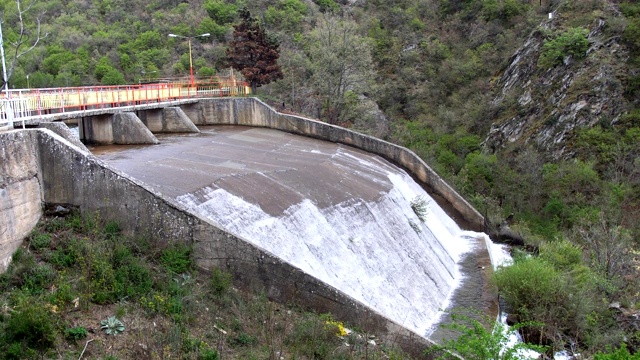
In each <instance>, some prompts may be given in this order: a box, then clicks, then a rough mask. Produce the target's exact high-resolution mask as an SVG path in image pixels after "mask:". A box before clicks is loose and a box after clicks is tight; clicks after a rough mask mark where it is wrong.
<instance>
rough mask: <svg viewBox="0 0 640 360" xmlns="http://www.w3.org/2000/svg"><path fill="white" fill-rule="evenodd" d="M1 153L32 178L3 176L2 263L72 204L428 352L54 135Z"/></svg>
mask: <svg viewBox="0 0 640 360" xmlns="http://www.w3.org/2000/svg"><path fill="white" fill-rule="evenodd" d="M0 146H1V147H2V149H3V151H4V153H3V156H4V157H3V159H6V161H3V162H2V163H3V164H8V163H12V164H18V165H19V164H23V165H24V164H25V163H26V164H29V169H28V171H22V172H17V170H15V169H13V168H10V167H6V168H2V171H3V173H2V174H3V179H5V178H9V180H8V181H5V183H3V184H2V185H3V187H2V189H1V190H0V191H1V193H0V195H1V196H2V198H0V200H2V207H3V210H4V209H7V210H8V211H3V212H2V214H3V218H2V221H3V223H2V229H3V230H4V229H9V228H10V227H11V228H12V229H15V230H12V232H15V233H16V234H15V235H12V234H9V233H7V230H4V231H3V236H2V240H3V241H6V242H5V243H3V244H2V245H3V247H2V251H3V254H5V258H4V261H5V263H8V261H9V259H10V256H11V254H12V253H13V251H15V249H17V247H19V245H20V243H21V241H22V238H24V237H25V236H26V235H28V233H29V232H30V231H31V230H32V229H33V227H34V226H35V223H36V222H37V220H38V219H39V217H40V216H41V213H42V212H41V211H42V210H41V209H42V206H43V204H44V203H49V204H74V205H76V206H79V207H80V209H81V211H82V212H85V213H92V212H97V213H99V214H100V217H101V218H102V219H105V220H114V221H117V222H118V223H119V224H120V226H121V227H122V229H123V231H124V232H126V233H128V234H131V235H136V236H145V237H146V238H148V239H149V240H150V241H151V242H152V244H153V245H154V246H156V247H158V248H162V247H164V246H166V245H167V244H168V243H170V242H172V241H180V242H184V243H187V244H191V245H192V246H193V247H194V254H195V255H196V262H197V264H198V265H199V266H200V267H201V268H203V269H211V268H212V267H221V268H224V269H226V270H227V271H229V272H231V273H233V274H234V278H235V281H234V284H236V285H237V286H239V287H242V288H246V289H264V291H265V293H266V295H267V296H268V297H269V298H271V299H273V300H275V301H277V302H280V303H283V304H299V305H301V306H304V307H307V308H311V309H315V310H316V311H318V312H328V313H332V314H334V315H335V316H336V317H337V318H339V319H344V321H346V322H348V323H352V324H356V325H357V326H360V327H362V328H363V329H367V330H368V331H372V332H374V333H376V334H379V335H380V338H381V339H382V340H384V341H385V342H388V343H395V344H397V345H398V346H400V347H401V348H403V349H405V350H407V351H410V352H413V353H415V354H418V353H420V352H421V351H422V349H424V348H425V347H426V346H428V344H429V341H428V340H427V339H425V338H424V337H422V336H420V335H418V334H416V333H415V332H412V331H410V330H407V329H406V328H405V327H403V326H402V325H400V324H398V323H395V322H393V321H391V320H389V319H387V318H385V317H384V316H382V315H381V314H379V313H378V312H376V311H374V310H373V309H371V308H369V307H367V306H365V305H363V304H362V303H360V302H359V301H357V300H355V299H354V298H352V297H350V296H348V295H346V294H344V293H343V292H341V291H339V290H338V289H336V288H334V287H332V286H329V285H327V284H325V283H324V282H322V281H320V280H318V279H316V278H315V277H313V276H311V275H309V274H307V273H305V272H303V271H301V270H300V269H299V268H296V267H294V266H292V265H291V264H289V263H287V262H285V261H283V260H282V259H280V258H279V257H277V256H275V255H274V254H273V253H271V252H268V251H265V250H264V249H261V248H260V247H258V246H255V245H253V244H251V243H250V242H248V241H246V240H245V239H243V238H241V237H238V236H235V235H233V234H230V233H229V232H227V231H224V230H221V229H220V228H218V227H216V226H214V225H212V224H211V222H210V221H209V220H207V219H205V218H203V217H201V216H200V215H198V214H193V213H191V212H190V211H188V209H186V208H185V207H184V206H183V205H181V204H179V203H177V202H175V201H173V200H172V199H168V198H165V197H164V196H163V195H162V194H159V193H156V192H154V191H153V190H151V189H150V188H149V187H148V186H146V185H145V184H143V183H141V182H139V181H137V180H135V179H133V178H131V177H130V176H128V175H126V174H124V173H121V172H119V171H117V170H115V169H112V168H110V167H109V166H107V165H106V164H104V163H103V162H102V161H100V160H99V159H97V158H96V157H95V156H93V155H91V154H88V153H86V152H84V151H82V150H81V149H79V148H78V147H75V146H73V145H72V144H71V143H70V142H68V141H66V140H64V139H63V138H61V137H60V136H58V135H56V134H54V133H53V132H51V131H49V130H43V129H33V130H22V131H12V132H8V133H2V134H0ZM20 167H21V166H17V168H20ZM5 171H6V172H5ZM7 175H11V178H10V177H9V176H7ZM13 176H15V178H14V177H13ZM14 188H20V189H33V191H32V193H31V194H29V195H28V198H26V199H24V200H23V203H24V204H22V203H16V202H13V203H10V202H9V201H8V198H9V195H13V196H11V198H16V196H15V191H16V190H13V189H14ZM8 192H11V194H8ZM17 197H18V198H20V197H21V196H17ZM11 205H12V206H11ZM5 214H6V216H5ZM18 219H21V221H18ZM10 235H12V236H10ZM16 239H19V240H16Z"/></svg>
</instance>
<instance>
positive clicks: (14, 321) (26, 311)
mask: <svg viewBox="0 0 640 360" xmlns="http://www.w3.org/2000/svg"><path fill="white" fill-rule="evenodd" d="M56 322H57V319H56V318H55V316H54V315H53V314H52V313H51V312H50V311H49V310H48V309H47V308H46V307H45V306H44V304H38V303H29V304H27V305H26V306H24V307H22V308H20V309H18V310H17V311H15V312H14V313H12V314H11V316H10V317H9V320H8V321H7V323H6V327H5V341H6V342H7V343H9V344H13V343H22V344H23V345H24V346H25V347H26V348H30V349H35V350H38V351H44V350H46V349H49V348H51V347H52V346H53V345H54V343H55V339H56V334H57V329H56V328H57V325H56ZM12 347H13V345H12Z"/></svg>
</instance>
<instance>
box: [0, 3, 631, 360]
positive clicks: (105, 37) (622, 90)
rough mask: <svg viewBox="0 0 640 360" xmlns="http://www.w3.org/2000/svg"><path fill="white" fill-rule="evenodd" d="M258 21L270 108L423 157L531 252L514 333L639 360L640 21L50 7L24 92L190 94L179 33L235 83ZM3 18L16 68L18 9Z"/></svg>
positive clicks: (625, 14)
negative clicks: (240, 54)
mask: <svg viewBox="0 0 640 360" xmlns="http://www.w3.org/2000/svg"><path fill="white" fill-rule="evenodd" d="M23 5H26V4H23ZM244 7H246V8H247V9H248V10H249V11H250V12H251V14H252V15H253V16H255V17H257V18H258V19H259V20H260V21H261V23H262V24H263V26H264V27H265V29H266V31H267V32H268V33H269V34H270V36H271V37H272V38H273V39H276V40H277V41H278V42H279V44H280V47H279V48H280V59H279V64H280V66H281V68H282V73H283V78H282V79H280V80H279V81H277V82H273V83H271V84H269V85H266V86H263V87H261V88H259V93H258V95H259V96H260V97H261V98H263V99H265V100H266V101H269V102H271V103H273V104H277V106H278V107H280V108H281V107H282V106H284V108H285V110H286V111H293V112H297V113H301V114H305V115H308V116H311V117H316V118H320V119H322V120H324V121H327V122H330V123H334V124H339V125H343V126H348V127H352V128H354V129H356V130H358V131H362V132H366V133H369V134H373V135H375V136H378V137H381V138H384V139H387V140H390V141H393V142H395V143H398V144H400V145H404V146H407V147H409V148H410V149H412V150H414V151H415V152H416V153H417V154H418V155H419V156H420V157H422V158H423V159H424V160H425V161H427V163H429V164H431V165H432V166H433V167H434V169H435V170H436V171H437V172H438V173H439V174H441V175H442V176H443V177H444V178H446V179H447V180H448V181H449V182H450V183H451V184H452V185H453V186H454V187H455V188H456V189H457V190H458V191H460V192H461V193H462V194H463V195H464V196H465V197H466V198H467V199H469V200H470V201H471V202H472V203H473V204H474V206H476V208H477V209H479V210H480V211H481V212H482V213H483V214H486V217H487V219H488V222H489V224H490V225H491V226H490V229H489V230H490V232H491V233H492V234H493V235H495V238H502V239H506V240H510V241H514V242H516V243H523V244H524V245H525V246H524V247H523V249H526V250H527V251H528V252H529V253H523V254H518V255H517V256H516V262H515V265H514V266H512V267H511V268H508V269H503V270H500V271H498V273H497V276H496V282H497V284H498V286H499V287H500V291H501V293H502V294H503V296H504V297H505V299H507V300H508V301H509V302H510V304H511V306H512V311H513V313H514V316H513V321H537V322H540V323H542V324H544V326H542V327H541V328H540V327H537V328H532V329H530V330H528V331H527V330H526V329H525V330H526V331H527V332H526V335H527V337H528V339H529V340H530V341H532V342H535V343H539V344H542V345H547V346H548V348H549V353H551V352H552V351H553V350H560V349H568V350H573V351H576V352H580V353H582V354H586V355H588V354H591V353H595V352H596V351H599V350H605V349H606V348H607V346H613V347H617V346H619V345H620V344H621V343H622V342H625V343H626V345H627V349H629V350H630V351H631V352H636V351H637V350H638V349H639V346H640V332H638V329H640V324H638V322H637V321H636V320H633V319H634V316H635V315H636V314H637V309H638V307H640V305H639V303H638V301H639V297H640V293H638V290H637V289H638V285H639V284H638V279H640V274H639V271H640V270H639V264H638V245H639V244H638V238H639V235H640V211H639V200H640V184H639V182H640V176H639V175H640V160H638V159H639V158H640V157H639V155H640V109H639V108H638V106H639V96H638V95H639V94H640V57H639V55H640V40H639V39H640V4H638V3H637V2H636V1H632V0H627V1H624V0H619V1H617V0H580V1H577V0H543V1H539V0H531V1H529V0H385V1H383V0H355V1H335V0H314V1H310V0H269V1H257V0H237V1H232V0H204V1H197V0H194V1H189V2H182V1H166V0H155V1H148V2H143V1H124V0H100V1H85V0H72V1H67V2H62V1H56V0H50V1H39V2H37V3H35V4H34V5H33V6H32V7H31V8H29V9H28V11H25V13H24V17H23V19H24V20H25V24H26V25H28V27H27V29H28V30H29V32H30V37H27V38H23V39H27V40H29V41H33V40H34V39H35V38H36V36H35V34H36V32H35V29H36V23H37V22H36V21H35V19H36V17H37V16H38V15H39V14H42V18H41V19H42V32H41V34H42V35H44V34H45V33H48V36H46V37H45V38H43V39H42V40H41V41H40V43H39V44H38V45H37V46H36V47H35V48H34V49H33V50H32V51H30V52H28V53H26V54H24V55H23V56H21V57H19V58H18V61H17V63H16V66H15V68H13V71H12V72H11V79H10V84H11V86H12V87H14V86H15V87H26V83H27V75H29V82H30V85H31V86H32V87H46V86H75V85H89V84H119V83H132V82H133V83H136V82H138V81H139V80H141V79H147V78H152V79H158V78H164V77H175V76H185V75H187V74H188V70H189V56H188V48H187V41H186V40H184V39H179V38H169V37H168V36H167V35H168V34H169V33H175V34H180V35H186V36H192V35H198V34H202V33H211V36H210V37H208V38H197V39H194V41H193V56H194V67H195V69H196V72H197V74H198V76H208V75H212V74H216V73H223V72H225V71H227V69H228V67H227V65H226V61H225V50H226V47H227V44H228V43H229V42H230V40H231V39H232V34H233V25H234V24H236V23H237V22H238V12H239V11H240V9H242V8H244ZM23 9H26V6H23ZM0 11H1V12H2V13H3V14H4V19H5V22H4V23H3V30H4V32H5V39H6V44H5V45H6V48H7V54H8V56H9V58H12V56H13V55H12V54H14V52H13V51H12V47H11V43H16V41H18V38H17V36H18V35H17V34H18V29H19V28H18V26H17V25H18V22H17V20H18V18H17V17H16V15H15V14H16V2H15V0H2V1H0ZM549 13H552V16H551V17H550V15H549ZM29 41H27V42H25V44H24V46H28V45H29ZM23 49H25V47H23ZM532 279H533V280H535V281H533V280H532Z"/></svg>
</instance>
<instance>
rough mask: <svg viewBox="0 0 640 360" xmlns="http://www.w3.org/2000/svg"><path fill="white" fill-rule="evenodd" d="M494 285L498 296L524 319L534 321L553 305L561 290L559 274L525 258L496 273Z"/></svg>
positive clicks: (533, 258) (545, 265) (550, 267)
mask: <svg viewBox="0 0 640 360" xmlns="http://www.w3.org/2000/svg"><path fill="white" fill-rule="evenodd" d="M495 281H496V284H497V285H498V289H499V290H500V294H501V295H502V296H504V298H505V300H507V302H508V303H509V304H510V305H511V306H513V308H514V310H515V311H516V312H517V313H518V314H521V315H523V316H525V318H524V319H523V320H525V321H529V320H535V319H536V317H535V316H536V315H543V314H542V313H543V312H546V311H548V310H549V309H550V308H551V307H553V306H554V305H555V304H558V301H557V297H558V296H560V294H561V292H562V291H561V290H562V281H561V276H560V273H559V272H558V271H557V270H556V269H555V268H554V267H553V266H552V265H551V264H549V263H548V262H546V261H544V260H542V259H540V258H537V257H525V258H522V259H520V260H518V261H516V262H515V263H514V264H513V265H511V266H509V267H503V268H500V269H498V271H496V273H495Z"/></svg>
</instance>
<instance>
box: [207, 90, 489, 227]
mask: <svg viewBox="0 0 640 360" xmlns="http://www.w3.org/2000/svg"><path fill="white" fill-rule="evenodd" d="M200 108H201V112H202V114H203V117H204V118H205V119H206V124H231V125H246V126H259V127H268V128H272V129H277V130H282V131H287V132H290V133H294V134H299V135H305V136H310V137H314V138H318V139H322V140H327V141H331V142H335V143H341V144H345V145H350V146H353V147H356V148H359V149H362V150H365V151H367V152H370V153H373V154H377V155H380V156H382V157H384V158H386V159H388V160H390V161H392V162H394V163H395V164H397V165H399V166H401V167H403V168H405V169H407V170H408V171H409V172H410V173H411V174H412V175H413V176H415V177H416V178H417V179H418V180H419V181H421V182H422V183H423V184H424V185H426V186H427V187H428V188H429V189H431V190H432V192H434V193H435V194H437V195H439V196H441V197H442V198H444V199H445V200H446V201H447V202H448V204H450V205H451V206H452V207H453V209H455V211H457V213H458V214H459V215H460V216H461V217H462V219H458V220H464V221H465V222H466V223H467V224H468V227H469V229H470V230H476V231H484V217H483V216H482V215H481V214H480V213H479V212H478V211H477V210H476V209H475V208H474V207H473V206H471V204H469V203H468V202H467V201H466V200H465V199H464V198H463V197H462V196H460V195H459V194H458V193H457V192H456V191H455V190H454V189H453V188H451V186H449V184H447V183H446V182H445V181H444V180H442V178H441V177H440V176H439V175H438V174H437V173H436V172H435V171H433V169H431V167H429V166H428V165H427V164H426V163H425V162H424V161H423V160H422V159H420V157H418V156H417V155H416V154H415V153H414V152H412V151H411V150H409V149H407V148H405V147H402V146H398V145H395V144H392V143H390V142H387V141H384V140H380V139H377V138H374V137H372V136H368V135H364V134H361V133H357V132H355V131H352V130H349V129H345V128H342V127H339V126H334V125H330V124H327V123H324V122H321V121H317V120H312V119H308V118H304V117H301V116H293V115H288V114H281V113H279V112H277V111H275V110H274V109H273V108H271V107H270V106H268V105H266V104H265V103H263V102H262V101H260V100H258V99H256V98H224V99H216V98H214V99H202V100H200ZM454 217H455V216H454Z"/></svg>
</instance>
